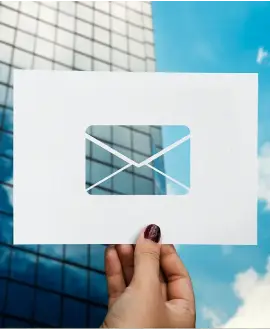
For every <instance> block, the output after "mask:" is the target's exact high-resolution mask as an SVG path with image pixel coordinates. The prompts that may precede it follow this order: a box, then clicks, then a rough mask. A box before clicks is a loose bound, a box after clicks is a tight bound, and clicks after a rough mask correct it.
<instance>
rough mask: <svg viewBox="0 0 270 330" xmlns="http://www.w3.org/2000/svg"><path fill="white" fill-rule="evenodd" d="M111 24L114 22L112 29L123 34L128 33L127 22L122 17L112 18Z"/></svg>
mask: <svg viewBox="0 0 270 330" xmlns="http://www.w3.org/2000/svg"><path fill="white" fill-rule="evenodd" d="M111 24H112V31H115V32H118V33H121V34H123V35H126V34H127V30H126V22H124V21H121V20H120V19H117V18H114V17H112V18H111Z"/></svg>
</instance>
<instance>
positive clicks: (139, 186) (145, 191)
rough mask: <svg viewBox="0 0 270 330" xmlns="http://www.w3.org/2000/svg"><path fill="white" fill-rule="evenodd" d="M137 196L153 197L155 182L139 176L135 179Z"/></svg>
mask: <svg viewBox="0 0 270 330" xmlns="http://www.w3.org/2000/svg"><path fill="white" fill-rule="evenodd" d="M134 179H135V180H134V183H135V194H136V195H153V194H154V185H153V181H151V180H148V179H144V178H141V177H139V176H135V177H134Z"/></svg>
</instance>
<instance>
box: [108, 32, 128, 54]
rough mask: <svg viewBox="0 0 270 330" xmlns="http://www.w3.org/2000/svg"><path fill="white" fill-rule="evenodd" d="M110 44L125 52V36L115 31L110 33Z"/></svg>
mask: <svg viewBox="0 0 270 330" xmlns="http://www.w3.org/2000/svg"><path fill="white" fill-rule="evenodd" d="M111 37H112V46H113V47H114V48H119V49H121V50H123V51H124V52H127V38H126V37H124V36H121V35H119V34H116V33H112V34H111Z"/></svg>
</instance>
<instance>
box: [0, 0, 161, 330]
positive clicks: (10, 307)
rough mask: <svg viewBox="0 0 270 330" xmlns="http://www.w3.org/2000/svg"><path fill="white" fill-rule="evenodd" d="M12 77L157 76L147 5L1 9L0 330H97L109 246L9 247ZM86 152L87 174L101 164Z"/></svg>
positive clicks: (140, 177)
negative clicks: (17, 71) (73, 73)
mask: <svg viewBox="0 0 270 330" xmlns="http://www.w3.org/2000/svg"><path fill="white" fill-rule="evenodd" d="M13 68H22V69H39V70H96V71H102V70H104V71H155V57H154V42H153V27H152V14H151V3H150V2H148V1H142V2H136V1H129V2H117V1H113V2H107V1H98V2H90V1H84V2H80V1H76V2H74V1H71V2H70V1H69V2H67V1H61V2H52V1H47V2H31V1H24V2H17V1H1V2H0V327H3V328H8V327H14V328H23V327H38V328H41V327H69V328H72V327H74V328H83V327H99V325H100V323H101V322H102V320H103V318H104V315H105V313H106V306H107V292H106V279H105V276H104V259H103V258H104V250H105V245H78V246H77V245H75V246H74V245H38V246H36V245H35V246H25V245H24V246H13V245H12V230H13V221H12V217H13V207H12V204H13V203H12V188H13V98H12V89H13V87H12V85H13V82H12V79H13V75H12V72H13V70H12V69H13ZM110 129H111V128H110ZM122 130H123V131H122V133H123V134H130V136H131V139H130V140H125V142H124V143H131V142H132V141H134V139H139V140H141V141H143V139H149V140H150V139H151V136H154V135H155V139H161V137H160V128H159V127H137V128H136V127H132V128H128V129H127V128H122ZM145 130H147V131H145ZM124 131H125V133H124ZM102 134H105V131H103V133H102ZM115 139H116V140H117V136H115ZM116 140H111V141H109V142H111V143H113V144H115V145H116V146H118V147H122V148H125V147H128V148H126V149H125V152H131V153H132V154H133V155H132V156H134V157H137V158H138V161H139V158H140V157H142V156H144V155H147V154H148V152H149V144H148V146H147V148H148V149H147V150H145V148H146V145H145V144H144V143H142V144H141V145H142V148H143V149H141V150H138V149H136V148H133V147H130V145H129V146H126V145H123V142H121V143H120V144H118V143H117V141H116ZM129 141H130V142H129ZM158 144H159V147H160V144H161V142H160V143H158ZM150 148H151V146H150ZM90 152H91V154H87V155H86V158H87V161H92V168H95V163H97V162H102V163H106V160H104V158H102V157H103V156H102V155H101V154H98V153H97V152H95V151H94V150H91V151H90V149H89V153H90ZM112 161H115V160H112ZM107 165H109V168H110V166H111V165H113V166H114V167H116V168H117V167H118V166H119V164H117V163H113V164H112V163H110V162H109V164H107ZM111 167H112V166H111ZM96 173H98V172H96ZM94 175H95V174H94ZM151 175H152V174H150V173H149V172H147V171H146V172H145V173H132V180H133V181H132V185H129V184H125V185H124V186H123V185H122V186H121V184H120V188H119V189H120V190H121V191H118V193H124V194H125V193H128V192H130V191H131V190H130V189H133V190H132V191H136V192H138V193H140V192H142V191H147V192H152V193H155V191H156V190H155V189H156V188H155V185H154V182H155V181H154V180H153V178H152V177H151ZM134 178H137V179H136V180H135V179H134ZM89 180H90V181H91V179H89ZM130 180H131V179H130ZM128 182H131V181H128ZM131 187H132V188H131ZM113 189H114V188H113V186H110V187H109V188H108V187H101V188H99V189H98V188H97V189H96V192H94V191H93V193H102V192H104V191H107V192H110V193H114V190H113ZM29 230H31V228H29ZM104 243H106V242H104Z"/></svg>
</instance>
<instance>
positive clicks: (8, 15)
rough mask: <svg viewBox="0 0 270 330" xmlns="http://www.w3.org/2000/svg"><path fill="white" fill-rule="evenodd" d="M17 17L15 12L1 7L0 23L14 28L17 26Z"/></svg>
mask: <svg viewBox="0 0 270 330" xmlns="http://www.w3.org/2000/svg"><path fill="white" fill-rule="evenodd" d="M17 16H18V13H17V12H16V11H14V10H11V9H9V8H6V7H2V6H1V10H0V22H2V23H6V24H8V25H12V26H16V25H17Z"/></svg>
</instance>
